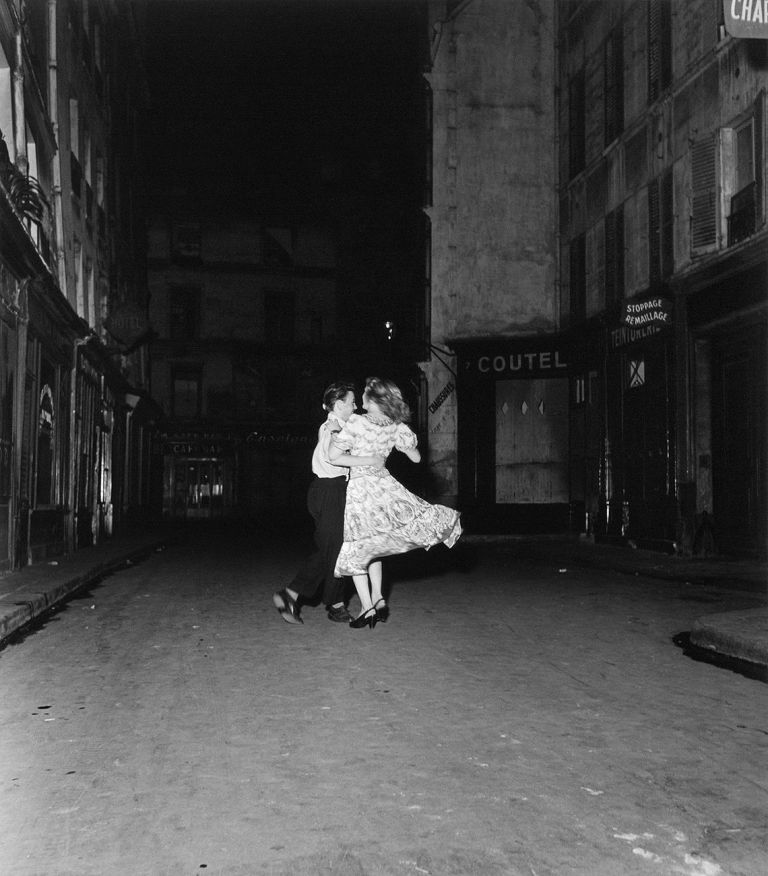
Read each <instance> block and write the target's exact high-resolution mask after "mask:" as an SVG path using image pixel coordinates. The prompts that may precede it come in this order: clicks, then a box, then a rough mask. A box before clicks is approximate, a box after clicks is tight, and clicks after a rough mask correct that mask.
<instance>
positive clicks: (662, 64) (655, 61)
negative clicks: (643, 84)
mask: <svg viewBox="0 0 768 876" xmlns="http://www.w3.org/2000/svg"><path fill="white" fill-rule="evenodd" d="M671 6H672V4H671V3H670V2H669V0H650V2H649V4H648V103H653V102H654V101H655V100H657V99H658V98H659V95H660V94H661V92H662V91H664V89H665V88H667V86H668V85H669V83H670V81H671V79H672V12H671Z"/></svg>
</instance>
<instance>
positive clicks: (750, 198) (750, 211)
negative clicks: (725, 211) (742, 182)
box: [728, 182, 757, 246]
mask: <svg viewBox="0 0 768 876" xmlns="http://www.w3.org/2000/svg"><path fill="white" fill-rule="evenodd" d="M756 220H757V184H756V183H754V182H752V183H750V184H749V185H748V186H745V187H744V188H743V189H742V190H741V191H740V192H737V193H736V194H735V195H734V196H733V197H732V198H731V215H730V216H729V217H728V245H729V246H733V245H734V244H736V243H739V242H740V241H742V240H746V239H747V238H748V237H750V236H751V235H752V234H754V233H755V227H756Z"/></svg>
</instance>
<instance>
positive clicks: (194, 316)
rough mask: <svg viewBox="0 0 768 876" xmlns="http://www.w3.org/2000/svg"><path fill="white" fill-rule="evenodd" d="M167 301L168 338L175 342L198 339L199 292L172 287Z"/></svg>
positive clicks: (194, 289)
mask: <svg viewBox="0 0 768 876" xmlns="http://www.w3.org/2000/svg"><path fill="white" fill-rule="evenodd" d="M168 299H169V310H170V312H169V316H168V336H169V337H170V338H171V339H173V340H176V341H188V340H192V339H193V338H196V337H198V334H199V313H200V290H199V289H196V288H194V287H191V286H173V287H171V289H170V290H169V293H168Z"/></svg>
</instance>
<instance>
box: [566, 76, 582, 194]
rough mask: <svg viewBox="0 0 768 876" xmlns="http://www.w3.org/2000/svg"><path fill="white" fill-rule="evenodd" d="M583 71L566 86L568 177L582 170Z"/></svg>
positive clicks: (571, 177)
mask: <svg viewBox="0 0 768 876" xmlns="http://www.w3.org/2000/svg"><path fill="white" fill-rule="evenodd" d="M585 155H586V149H585V136H584V71H583V70H580V71H579V72H578V73H577V74H576V75H575V76H574V77H573V79H571V81H570V83H569V86H568V169H569V173H570V179H573V177H574V176H576V174H578V173H580V172H581V171H582V170H584V161H585Z"/></svg>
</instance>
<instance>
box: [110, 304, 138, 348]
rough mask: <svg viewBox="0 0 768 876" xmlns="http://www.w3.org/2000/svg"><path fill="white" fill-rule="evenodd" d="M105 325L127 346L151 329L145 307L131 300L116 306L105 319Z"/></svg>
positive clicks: (114, 336) (115, 337) (116, 338)
mask: <svg viewBox="0 0 768 876" xmlns="http://www.w3.org/2000/svg"><path fill="white" fill-rule="evenodd" d="M104 325H105V326H106V328H107V331H108V332H109V333H110V334H111V335H112V337H113V338H114V339H115V340H116V341H119V342H120V343H121V344H125V345H126V346H127V347H130V346H132V345H133V344H135V343H136V341H138V340H139V338H141V337H143V336H144V335H145V334H146V333H147V332H148V331H149V321H148V320H147V316H146V314H145V313H144V311H143V309H142V308H141V307H139V305H138V304H132V303H130V302H129V303H126V304H121V305H119V306H118V307H116V308H115V310H114V311H112V313H110V314H109V316H108V317H107V318H106V320H104Z"/></svg>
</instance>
